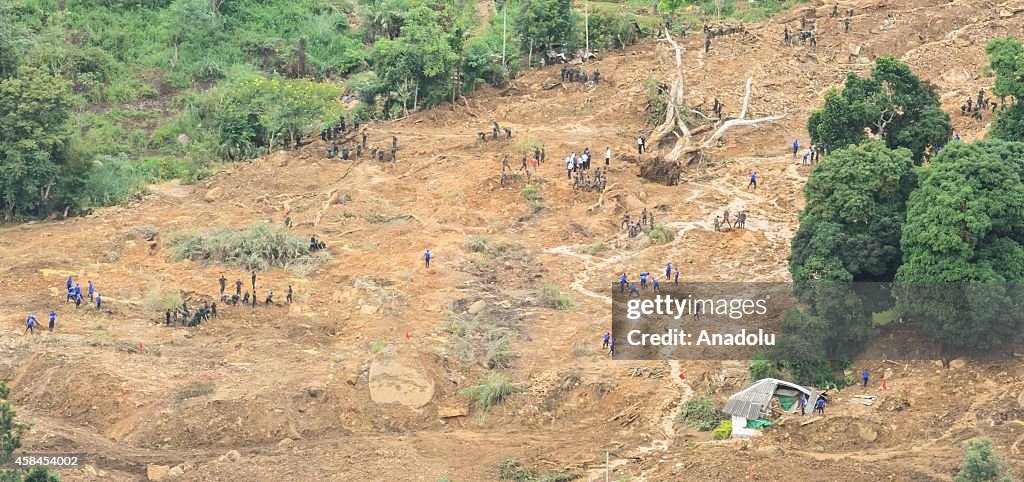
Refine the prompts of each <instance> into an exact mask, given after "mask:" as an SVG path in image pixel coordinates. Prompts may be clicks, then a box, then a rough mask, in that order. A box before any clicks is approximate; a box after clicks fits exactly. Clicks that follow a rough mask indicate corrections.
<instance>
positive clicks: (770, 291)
mask: <svg viewBox="0 0 1024 482" xmlns="http://www.w3.org/2000/svg"><path fill="white" fill-rule="evenodd" d="M828 288H829V291H822V292H824V293H827V295H828V296H833V297H837V296H842V295H845V294H847V293H855V294H856V295H857V297H858V298H857V299H859V300H862V302H863V306H864V307H866V308H865V310H866V311H865V312H864V314H863V316H862V317H860V318H859V319H861V320H863V321H862V322H863V323H864V324H865V326H867V327H869V329H868V331H869V335H868V337H867V340H868V341H867V342H866V343H865V346H864V348H863V349H862V350H861V351H860V352H859V353H860V355H859V356H861V357H862V358H869V359H890V360H914V359H917V360H935V359H942V358H955V357H963V358H976V359H1009V358H1013V357H1014V355H1015V354H1022V353H1024V347H1019V346H1016V345H1014V343H1013V342H1009V341H1008V342H1007V343H1004V344H1002V345H1000V346H999V347H998V348H995V349H993V348H988V349H984V350H963V349H952V351H951V348H950V347H948V346H944V345H942V344H941V343H937V342H935V340H934V338H932V337H931V336H930V335H929V333H928V332H927V329H926V328H925V327H924V324H923V323H921V322H920V321H916V320H904V319H903V318H902V317H898V316H897V317H895V318H892V317H890V318H886V316H884V315H886V313H887V309H888V308H891V307H892V306H893V305H894V304H895V299H894V297H895V296H896V295H895V294H894V293H897V292H898V291H899V290H893V288H892V286H891V285H890V284H884V283H848V284H842V285H839V284H835V285H830V286H828ZM944 291H945V290H944ZM948 291H950V292H952V293H962V292H963V290H962V289H961V288H960V287H949V290H948ZM1020 293H1021V296H1020V298H1021V300H1020V301H1021V302H1022V303H1021V305H1020V306H1024V289H1022V290H1020ZM975 301H976V302H977V303H978V304H979V305H987V304H989V303H990V302H991V300H990V299H989V298H985V299H979V300H975ZM800 307H804V305H803V304H802V303H800V302H799V301H798V300H797V298H796V296H795V295H794V286H793V285H792V284H791V283H678V284H677V283H673V282H668V283H666V282H661V283H659V284H658V285H657V286H655V284H654V282H653V278H652V279H651V280H648V281H647V282H646V283H642V282H641V280H639V279H638V280H636V281H635V282H634V281H633V280H630V281H628V282H627V283H625V284H622V283H616V284H614V285H613V286H612V331H611V338H612V339H613V340H614V354H613V357H614V358H615V359H618V360H653V359H670V360H687V359H690V360H739V359H750V358H755V357H757V356H759V355H762V354H767V353H775V354H779V353H783V354H786V355H788V356H799V355H794V354H793V353H792V352H791V351H790V350H789V348H788V347H787V346H786V343H787V342H788V343H793V341H794V337H793V336H792V334H788V333H787V332H785V331H784V330H783V318H784V317H785V316H786V313H787V312H788V311H790V310H792V309H794V308H800ZM872 309H875V310H877V311H879V312H881V313H872ZM1022 316H1024V315H1022ZM787 335H789V336H788V338H787ZM803 347H804V348H806V345H804V346H803ZM826 351H827V350H826V349H825V348H822V350H821V353H820V355H821V356H824V357H828V356H829V354H828V353H826ZM804 355H806V356H815V357H817V356H818V355H817V354H816V353H814V354H807V353H805V354H804Z"/></svg>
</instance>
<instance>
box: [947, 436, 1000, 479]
mask: <svg viewBox="0 0 1024 482" xmlns="http://www.w3.org/2000/svg"><path fill="white" fill-rule="evenodd" d="M953 480H954V481H955V482H1013V474H1011V473H1010V469H1009V468H1007V467H1006V463H1005V462H1003V458H1002V457H1000V456H999V454H997V453H995V452H993V451H992V439H989V438H986V437H975V438H972V439H970V440H968V441H967V443H965V444H964V463H963V465H961V466H960V473H958V474H956V478H955V479H953Z"/></svg>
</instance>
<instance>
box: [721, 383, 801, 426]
mask: <svg viewBox="0 0 1024 482" xmlns="http://www.w3.org/2000/svg"><path fill="white" fill-rule="evenodd" d="M779 385H782V386H783V387H784V388H791V389H795V390H798V391H800V392H803V393H805V394H807V399H808V400H813V399H814V398H815V397H814V393H812V392H811V391H810V390H808V389H806V388H804V387H801V386H800V385H797V384H795V383H790V382H787V381H784V380H779V379H775V378H765V379H762V380H758V381H756V382H754V384H753V385H750V386H749V387H747V388H744V389H743V390H740V391H739V392H737V393H736V394H734V395H733V396H731V397H729V401H728V402H727V403H726V404H725V408H723V409H722V411H723V412H725V413H727V414H729V415H735V416H738V417H744V418H746V419H749V420H757V419H759V418H761V416H762V415H763V414H764V413H765V412H766V411H767V409H768V406H769V405H770V404H771V402H772V397H773V396H775V391H776V389H777V388H779Z"/></svg>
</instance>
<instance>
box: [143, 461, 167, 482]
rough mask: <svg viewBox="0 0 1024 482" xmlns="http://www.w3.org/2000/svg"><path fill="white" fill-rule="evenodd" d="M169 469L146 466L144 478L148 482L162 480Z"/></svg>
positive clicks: (162, 466)
mask: <svg viewBox="0 0 1024 482" xmlns="http://www.w3.org/2000/svg"><path fill="white" fill-rule="evenodd" d="M170 471H171V468H170V467H168V466H166V465H154V464H149V465H146V478H147V479H149V480H164V478H165V477H167V472H170Z"/></svg>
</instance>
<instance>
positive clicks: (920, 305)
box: [896, 141, 1024, 348]
mask: <svg viewBox="0 0 1024 482" xmlns="http://www.w3.org/2000/svg"><path fill="white" fill-rule="evenodd" d="M1022 170H1024V143H1013V142H1002V141H983V142H978V143H974V144H966V143H962V142H956V143H951V144H948V145H947V146H946V148H944V149H943V150H942V152H940V153H939V155H937V156H936V157H935V158H933V159H932V162H931V163H930V165H929V166H928V167H927V168H926V169H923V170H922V171H921V176H920V180H919V183H920V187H919V188H918V189H917V190H915V191H914V192H913V194H911V196H910V199H909V201H908V203H907V222H906V224H905V225H904V228H903V235H902V238H901V242H900V247H901V249H902V251H903V259H904V261H903V265H902V266H900V268H899V271H898V272H897V275H896V281H897V284H896V292H897V298H898V300H899V305H900V307H901V311H902V312H903V313H907V314H911V315H914V316H916V317H917V318H919V319H921V320H922V321H923V322H924V326H925V328H926V329H927V330H928V331H929V332H930V333H931V335H932V336H933V337H935V338H936V339H937V340H939V341H941V342H943V343H946V344H949V345H954V346H964V347H976V348H986V347H989V346H991V345H993V344H996V343H998V342H999V341H1000V340H1003V339H1011V338H1012V337H1013V336H1015V335H1016V334H1018V333H1019V330H1020V329H1021V327H1024V312H1022V309H1024V306H1021V300H1024V290H1022V289H1021V284H1020V282H1021V281H1024V247H1022V246H1021V243H1022V242H1024V180H1022V178H1021V173H1022Z"/></svg>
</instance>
